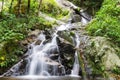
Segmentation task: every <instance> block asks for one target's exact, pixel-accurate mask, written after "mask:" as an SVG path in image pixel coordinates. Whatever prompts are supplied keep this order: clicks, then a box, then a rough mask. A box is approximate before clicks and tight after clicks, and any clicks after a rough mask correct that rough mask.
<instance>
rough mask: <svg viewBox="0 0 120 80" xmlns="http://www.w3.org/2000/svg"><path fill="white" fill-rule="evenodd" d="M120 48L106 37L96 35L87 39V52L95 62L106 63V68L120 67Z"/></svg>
mask: <svg viewBox="0 0 120 80" xmlns="http://www.w3.org/2000/svg"><path fill="white" fill-rule="evenodd" d="M119 51H120V49H119V48H118V47H117V46H115V45H114V44H113V43H111V42H110V41H109V40H108V39H106V38H104V37H94V38H91V39H90V40H89V41H87V45H86V49H85V53H86V54H87V55H88V57H89V58H90V60H91V61H92V62H94V64H99V65H100V64H101V65H104V67H105V69H106V70H112V69H113V68H114V67H115V66H118V67H120V56H119ZM101 67H102V66H101Z"/></svg>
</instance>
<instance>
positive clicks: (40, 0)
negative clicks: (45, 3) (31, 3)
mask: <svg viewBox="0 0 120 80" xmlns="http://www.w3.org/2000/svg"><path fill="white" fill-rule="evenodd" d="M41 5H42V0H39V6H38V15H39V11H40V7H41Z"/></svg>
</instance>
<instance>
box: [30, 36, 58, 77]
mask: <svg viewBox="0 0 120 80" xmlns="http://www.w3.org/2000/svg"><path fill="white" fill-rule="evenodd" d="M56 37H57V35H56V34H55V35H53V39H52V41H51V42H49V43H46V44H45V45H44V44H43V43H41V44H40V45H34V46H33V51H32V54H31V55H30V56H31V59H32V60H31V63H30V68H29V75H39V76H50V73H49V72H48V68H49V67H48V65H49V64H50V61H51V59H50V58H49V55H50V54H51V53H52V52H54V51H56V50H57V51H58V46H57V42H56ZM38 38H39V39H40V40H41V39H42V42H44V40H45V37H44V36H43V35H40V36H39V37H38ZM54 63H55V62H54ZM55 64H57V63H55ZM55 66H56V65H52V67H53V72H54V73H53V74H56V73H57V72H56V71H57V68H56V69H55Z"/></svg>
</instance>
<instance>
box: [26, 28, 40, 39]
mask: <svg viewBox="0 0 120 80" xmlns="http://www.w3.org/2000/svg"><path fill="white" fill-rule="evenodd" d="M39 33H40V30H39V29H35V30H34V31H31V32H30V33H28V36H35V37H36V36H38V35H39Z"/></svg>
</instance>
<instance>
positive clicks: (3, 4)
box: [1, 0, 4, 11]
mask: <svg viewBox="0 0 120 80" xmlns="http://www.w3.org/2000/svg"><path fill="white" fill-rule="evenodd" d="M3 7H4V0H2V8H1V11H2V10H3Z"/></svg>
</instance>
